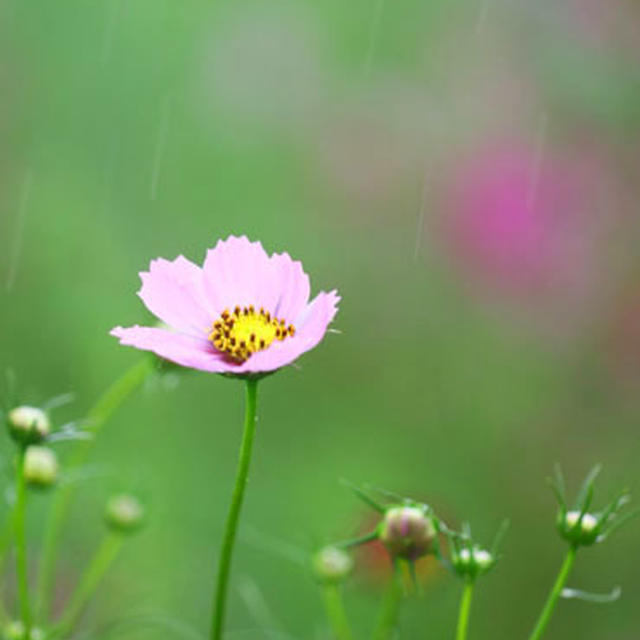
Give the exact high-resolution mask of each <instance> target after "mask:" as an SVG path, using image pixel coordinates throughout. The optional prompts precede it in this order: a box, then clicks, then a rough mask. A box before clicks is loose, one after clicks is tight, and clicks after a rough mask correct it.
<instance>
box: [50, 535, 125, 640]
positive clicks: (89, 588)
mask: <svg viewBox="0 0 640 640" xmlns="http://www.w3.org/2000/svg"><path fill="white" fill-rule="evenodd" d="M123 541H124V537H123V536H122V535H120V534H117V533H113V532H110V533H108V534H107V535H106V536H105V538H104V540H103V541H102V544H101V545H100V547H98V550H97V551H96V553H95V555H94V556H93V559H92V560H91V562H90V563H89V566H88V567H87V569H86V571H85V573H84V575H83V576H82V578H81V579H80V582H79V583H78V586H77V587H76V590H75V591H74V593H73V595H72V596H71V600H70V601H69V604H68V606H67V609H66V610H65V612H64V613H63V614H62V617H61V618H60V622H59V623H58V624H57V625H56V626H55V628H54V632H53V637H54V638H55V637H66V636H68V635H69V634H70V633H71V632H72V631H73V629H74V627H75V626H76V624H77V622H78V620H79V619H80V616H81V615H82V612H83V611H84V608H85V606H86V605H87V602H88V601H89V600H90V598H91V596H92V595H93V593H94V592H95V590H96V589H97V588H98V585H99V584H100V582H101V580H102V578H103V577H104V575H105V573H106V572H107V570H108V569H109V567H110V566H111V565H112V564H113V562H114V561H115V559H116V557H117V555H118V553H119V552H120V549H121V548H122V543H123Z"/></svg>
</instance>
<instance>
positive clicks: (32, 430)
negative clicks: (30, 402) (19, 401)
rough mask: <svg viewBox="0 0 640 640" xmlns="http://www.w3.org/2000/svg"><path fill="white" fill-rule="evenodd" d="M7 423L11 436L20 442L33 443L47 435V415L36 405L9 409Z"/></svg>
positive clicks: (49, 425) (48, 429)
mask: <svg viewBox="0 0 640 640" xmlns="http://www.w3.org/2000/svg"><path fill="white" fill-rule="evenodd" d="M7 424H8V427H9V433H10V434H11V437H12V438H13V439H14V440H16V441H17V442H19V443H21V444H34V443H36V442H40V441H41V440H42V439H43V438H45V437H46V436H48V435H49V431H50V430H51V423H50V422H49V416H47V414H46V413H45V412H44V411H43V410H42V409H38V408H37V407H28V406H26V405H24V406H21V407H16V408H15V409H12V410H11V411H9V414H8V415H7Z"/></svg>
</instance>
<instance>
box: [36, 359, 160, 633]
mask: <svg viewBox="0 0 640 640" xmlns="http://www.w3.org/2000/svg"><path fill="white" fill-rule="evenodd" d="M152 370H153V359H152V358H150V357H145V358H143V359H142V360H140V361H139V362H137V363H136V364H135V365H133V367H131V368H130V369H128V370H127V371H126V372H125V373H124V375H123V376H121V377H120V378H118V379H117V380H116V381H115V382H114V383H113V384H112V385H111V386H110V387H109V388H108V389H107V390H106V391H105V392H104V393H103V394H102V395H101V396H100V398H99V399H98V401H97V402H96V404H95V405H94V406H93V408H92V409H90V410H89V413H88V414H87V420H88V422H89V427H88V430H89V431H90V433H91V434H92V438H91V439H89V440H80V441H79V442H77V443H76V446H75V448H74V450H73V452H72V455H71V457H70V459H69V461H68V463H67V464H65V468H66V471H67V472H73V470H75V469H78V468H79V467H81V466H82V465H83V464H84V463H85V462H86V460H87V458H88V456H89V453H90V451H91V448H92V446H93V444H94V442H95V440H96V437H97V435H98V433H99V432H100V430H101V429H102V427H103V426H104V424H105V423H106V422H107V420H108V419H109V418H110V417H111V415H112V414H113V413H114V412H115V411H116V409H118V407H120V405H121V404H122V403H123V402H124V401H125V400H126V399H127V398H128V397H129V396H130V395H131V394H132V393H133V392H134V391H135V390H136V389H137V388H138V387H139V386H140V385H141V384H142V383H143V382H144V381H145V380H146V378H147V376H148V375H149V374H150V373H151V371H152ZM74 491H75V484H74V483H68V484H65V485H64V486H61V487H60V488H59V489H58V490H57V491H56V493H55V494H54V497H53V501H52V505H51V511H50V512H49V519H48V522H47V525H46V527H45V533H44V539H43V542H42V550H41V552H40V575H39V580H38V586H37V592H36V612H37V615H38V619H41V620H47V619H48V618H49V611H50V608H51V596H52V591H53V578H54V574H55V568H56V560H57V550H58V543H59V540H60V536H61V534H62V528H63V526H64V523H65V520H66V518H67V515H68V513H69V509H70V507H71V502H72V499H73V494H74Z"/></svg>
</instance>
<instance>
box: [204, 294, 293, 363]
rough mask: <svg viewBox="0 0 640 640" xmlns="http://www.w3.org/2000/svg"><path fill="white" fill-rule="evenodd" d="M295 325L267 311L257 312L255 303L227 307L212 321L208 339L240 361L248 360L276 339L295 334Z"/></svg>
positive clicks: (233, 358) (280, 339) (219, 349)
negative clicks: (232, 308)
mask: <svg viewBox="0 0 640 640" xmlns="http://www.w3.org/2000/svg"><path fill="white" fill-rule="evenodd" d="M295 332H296V329H295V327H294V326H293V325H292V324H290V325H288V326H287V323H286V322H285V321H284V320H283V319H282V318H280V319H279V318H274V317H272V316H271V314H270V313H269V312H268V311H265V310H264V309H262V308H261V309H260V311H258V312H256V310H255V308H254V307H253V306H249V307H242V308H241V307H238V306H236V307H235V308H234V310H233V311H229V310H228V309H225V310H224V311H223V312H222V313H221V314H220V317H219V318H218V319H217V320H216V321H215V322H214V323H213V329H212V331H211V334H210V335H209V340H211V342H213V346H214V347H215V348H216V349H218V351H222V352H224V353H226V354H227V355H228V356H229V357H230V358H231V359H232V360H235V361H236V362H238V363H242V362H245V361H246V360H248V359H249V358H250V357H251V355H252V354H254V353H256V351H264V350H265V349H267V348H268V347H269V346H270V345H271V343H272V342H273V341H274V340H279V341H282V340H284V339H285V338H288V337H289V336H294V335H295Z"/></svg>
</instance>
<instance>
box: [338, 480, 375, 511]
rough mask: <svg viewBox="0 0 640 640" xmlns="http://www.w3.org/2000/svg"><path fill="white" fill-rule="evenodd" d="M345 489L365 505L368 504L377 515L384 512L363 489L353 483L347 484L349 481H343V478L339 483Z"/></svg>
mask: <svg viewBox="0 0 640 640" xmlns="http://www.w3.org/2000/svg"><path fill="white" fill-rule="evenodd" d="M341 482H342V483H343V484H345V485H346V486H347V487H349V488H350V489H351V491H353V492H354V493H355V494H356V496H358V498H360V500H362V501H363V502H364V503H365V504H368V505H369V506H370V507H371V508H372V509H375V510H376V511H378V512H379V513H384V512H385V511H386V509H385V507H384V506H383V505H381V504H378V503H377V502H376V501H375V500H374V499H373V498H372V497H371V496H370V495H369V494H367V493H366V492H365V491H364V490H363V489H361V488H360V487H359V486H357V485H356V484H354V483H353V482H349V480H345V479H344V478H343V479H342V481H341Z"/></svg>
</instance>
